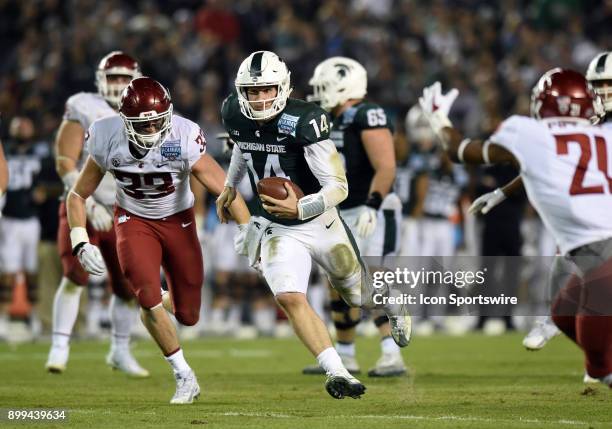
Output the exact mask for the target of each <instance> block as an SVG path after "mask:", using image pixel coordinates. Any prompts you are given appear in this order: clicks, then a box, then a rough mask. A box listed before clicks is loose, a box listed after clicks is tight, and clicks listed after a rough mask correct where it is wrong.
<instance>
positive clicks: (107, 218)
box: [85, 197, 113, 231]
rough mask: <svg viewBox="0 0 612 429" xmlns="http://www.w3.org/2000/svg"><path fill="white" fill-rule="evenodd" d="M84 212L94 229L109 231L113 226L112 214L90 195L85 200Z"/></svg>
mask: <svg viewBox="0 0 612 429" xmlns="http://www.w3.org/2000/svg"><path fill="white" fill-rule="evenodd" d="M85 212H86V213H87V220H88V221H89V222H91V226H93V228H94V229H95V230H96V231H110V230H111V229H112V228H113V216H112V215H111V214H110V212H109V211H108V210H107V209H106V207H104V206H103V205H102V204H100V203H98V202H97V201H96V200H94V199H93V198H92V197H89V198H87V199H86V200H85Z"/></svg>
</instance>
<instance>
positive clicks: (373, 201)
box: [365, 191, 383, 210]
mask: <svg viewBox="0 0 612 429" xmlns="http://www.w3.org/2000/svg"><path fill="white" fill-rule="evenodd" d="M382 200H383V198H382V195H380V192H378V191H374V192H372V193H371V194H370V196H369V197H368V199H367V200H366V202H365V205H366V206H368V207H372V208H373V209H374V210H378V209H379V208H380V205H381V204H382Z"/></svg>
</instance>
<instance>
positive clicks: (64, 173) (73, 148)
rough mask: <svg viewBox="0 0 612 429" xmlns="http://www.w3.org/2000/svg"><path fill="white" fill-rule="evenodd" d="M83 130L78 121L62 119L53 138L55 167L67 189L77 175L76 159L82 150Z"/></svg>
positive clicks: (70, 186) (72, 184)
mask: <svg viewBox="0 0 612 429" xmlns="http://www.w3.org/2000/svg"><path fill="white" fill-rule="evenodd" d="M84 134H85V131H84V130H83V127H82V126H81V124H80V123H78V122H75V121H69V120H66V119H64V120H63V121H62V123H61V125H60V128H59V130H58V132H57V136H56V138H55V154H56V155H55V169H56V170H57V174H58V175H59V176H60V177H61V179H62V181H63V182H64V184H65V185H66V188H67V189H71V188H72V187H73V186H74V183H75V182H76V180H77V177H78V174H79V173H78V171H77V161H78V159H79V157H80V156H81V151H82V150H83V141H84Z"/></svg>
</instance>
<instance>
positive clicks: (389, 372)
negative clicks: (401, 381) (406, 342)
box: [368, 352, 406, 377]
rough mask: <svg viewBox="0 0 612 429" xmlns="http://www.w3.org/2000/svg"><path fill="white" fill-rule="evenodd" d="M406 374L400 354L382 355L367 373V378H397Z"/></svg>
mask: <svg viewBox="0 0 612 429" xmlns="http://www.w3.org/2000/svg"><path fill="white" fill-rule="evenodd" d="M404 374H406V365H404V359H402V355H401V353H399V352H398V353H383V354H382V356H381V357H380V358H379V359H378V361H376V366H375V367H374V368H372V369H371V370H369V371H368V377H399V376H400V375H404Z"/></svg>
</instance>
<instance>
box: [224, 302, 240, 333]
mask: <svg viewBox="0 0 612 429" xmlns="http://www.w3.org/2000/svg"><path fill="white" fill-rule="evenodd" d="M241 317H242V308H241V306H240V304H232V305H231V307H230V309H229V312H228V313H227V326H230V327H232V328H237V327H239V326H240V325H241V322H242V320H241Z"/></svg>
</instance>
